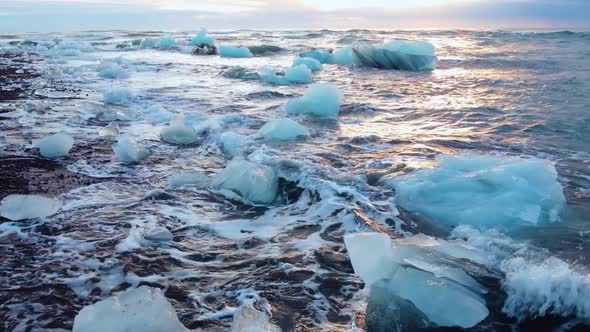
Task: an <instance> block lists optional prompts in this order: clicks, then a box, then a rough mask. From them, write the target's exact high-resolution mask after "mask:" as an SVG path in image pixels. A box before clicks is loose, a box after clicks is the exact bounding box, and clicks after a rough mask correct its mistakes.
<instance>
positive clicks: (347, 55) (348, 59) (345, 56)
mask: <svg viewBox="0 0 590 332" xmlns="http://www.w3.org/2000/svg"><path fill="white" fill-rule="evenodd" d="M332 62H333V63H334V64H337V65H344V66H352V65H353V64H354V52H353V51H352V46H347V47H343V48H341V49H339V50H338V51H336V53H334V55H333V60H332Z"/></svg>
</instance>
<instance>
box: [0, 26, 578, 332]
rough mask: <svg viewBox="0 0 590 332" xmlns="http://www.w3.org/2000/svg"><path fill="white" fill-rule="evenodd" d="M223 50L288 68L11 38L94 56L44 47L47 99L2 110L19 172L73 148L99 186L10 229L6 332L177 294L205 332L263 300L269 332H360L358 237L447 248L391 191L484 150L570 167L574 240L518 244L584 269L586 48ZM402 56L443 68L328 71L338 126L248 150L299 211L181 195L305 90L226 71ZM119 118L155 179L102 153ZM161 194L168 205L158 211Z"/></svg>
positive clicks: (322, 124)
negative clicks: (269, 311) (182, 121)
mask: <svg viewBox="0 0 590 332" xmlns="http://www.w3.org/2000/svg"><path fill="white" fill-rule="evenodd" d="M166 35H171V36H173V37H174V38H176V39H177V42H178V45H179V47H180V49H173V50H157V49H137V48H134V49H123V50H122V49H116V48H115V46H116V45H117V44H119V43H123V42H130V41H132V40H133V39H138V38H145V37H150V38H157V37H159V36H166ZM210 35H211V36H212V37H214V38H216V39H217V41H218V43H220V44H228V45H233V46H254V45H262V44H268V45H276V46H279V47H281V48H283V49H284V50H283V51H281V52H278V53H273V54H267V55H263V56H257V57H253V58H245V59H234V58H221V57H217V56H193V55H191V54H190V49H191V48H190V47H187V46H186V45H187V44H188V42H189V41H190V39H191V38H192V37H193V36H194V32H177V33H172V34H166V33H162V32H145V33H136V32H126V31H112V32H92V33H77V34H31V35H19V36H17V37H14V36H11V37H10V38H7V37H3V36H0V47H1V48H2V49H3V50H4V51H7V52H16V53H18V52H22V51H23V48H22V47H21V48H20V49H19V48H18V47H17V46H11V45H9V44H8V43H9V42H13V41H14V40H19V39H22V40H25V39H29V40H33V41H36V42H39V43H41V44H43V43H46V44H47V45H54V43H55V41H54V40H55V39H60V40H61V44H70V43H71V44H75V45H77V46H76V48H77V49H80V48H81V47H80V45H83V46H85V47H84V48H83V49H82V50H81V51H79V52H74V53H71V54H70V53H68V54H69V55H67V54H66V55H64V53H56V52H54V50H55V47H52V48H50V49H42V48H32V49H28V51H29V52H31V53H36V54H39V55H41V57H42V59H43V60H42V61H40V62H36V63H35V64H34V65H31V66H33V68H35V69H36V70H37V71H38V72H39V73H40V74H41V77H40V78H38V79H36V80H35V83H34V84H33V86H32V88H33V89H35V93H34V94H33V97H29V98H27V99H21V100H17V101H10V102H8V101H5V102H3V103H1V104H0V108H2V109H3V113H2V114H1V116H2V118H1V120H0V131H1V132H2V140H1V141H0V144H1V145H2V146H3V150H4V154H5V155H31V154H34V150H31V147H32V145H31V144H30V143H31V142H32V141H33V140H37V139H40V138H42V137H44V136H46V135H47V134H51V133H54V132H57V131H60V130H64V131H67V132H68V133H70V134H71V135H72V136H73V137H74V139H75V142H76V143H75V146H74V148H73V150H72V152H71V153H70V156H69V157H68V158H66V159H63V160H60V164H61V165H63V167H65V168H67V170H69V171H71V172H74V173H78V174H83V175H86V176H90V177H93V178H100V181H97V182H98V183H95V184H91V185H88V186H82V187H79V188H76V189H73V190H70V189H71V188H68V190H66V191H64V192H62V193H60V195H59V196H57V197H58V198H59V199H60V200H61V201H62V202H63V204H64V205H63V207H62V210H61V211H60V212H59V213H58V214H56V215H54V216H52V217H49V218H47V219H44V220H34V221H24V222H8V221H4V223H2V224H0V232H1V233H0V255H1V256H2V257H3V264H2V266H1V267H0V276H2V280H3V282H2V285H0V317H1V319H0V320H1V321H2V324H3V325H0V326H2V328H4V329H6V330H14V331H24V330H30V329H33V330H39V329H61V328H63V329H70V328H71V326H72V321H73V317H74V316H75V314H76V313H77V312H78V311H79V310H80V308H81V307H82V306H84V305H87V304H89V303H93V302H96V301H97V300H99V299H101V298H104V297H105V296H108V295H109V294H111V293H112V292H113V291H116V290H120V289H124V288H126V287H129V286H137V285H138V284H141V283H143V284H150V285H155V286H160V287H165V288H166V296H167V297H168V298H169V299H170V300H171V302H172V304H173V306H174V307H175V308H176V310H177V312H178V314H179V317H180V319H181V321H182V322H183V323H184V324H185V325H186V326H187V327H190V328H204V329H211V328H213V327H218V326H219V327H226V326H228V325H229V324H230V323H231V316H228V317H224V316H223V315H216V313H218V312H222V310H223V309H224V308H227V307H237V306H238V305H239V299H240V298H243V296H244V295H245V294H249V296H251V297H254V298H256V299H257V300H258V301H260V302H268V303H270V304H271V305H272V306H273V307H274V308H275V312H274V314H273V321H274V322H275V323H277V324H278V325H279V326H281V327H282V328H283V329H284V330H286V331H290V330H299V331H316V330H332V331H346V330H349V329H351V328H353V327H355V326H357V325H358V324H361V323H359V322H358V321H359V319H357V318H358V316H359V313H360V314H362V313H363V312H364V308H365V306H366V303H367V299H366V296H367V294H366V291H363V290H361V289H362V281H361V280H360V279H359V278H358V277H356V276H355V275H354V274H353V273H352V267H351V266H350V263H349V262H348V260H347V258H346V251H345V248H344V245H343V243H342V236H343V234H345V233H347V232H355V231H360V230H364V231H367V230H373V231H381V232H388V233H390V234H397V235H396V236H403V235H409V234H410V233H412V232H416V231H423V232H427V233H429V234H431V235H437V236H442V237H445V236H447V235H448V234H445V233H444V232H441V231H439V230H437V227H436V223H435V222H433V221H428V220H424V219H423V218H420V217H419V216H415V215H413V214H409V213H407V212H406V211H403V210H401V211H400V208H399V207H398V206H396V204H395V193H394V192H393V190H392V189H389V188H388V187H386V186H383V185H382V182H380V180H381V179H383V178H394V177H398V176H401V175H404V174H409V173H411V172H413V171H415V170H417V169H421V168H426V167H431V166H432V165H433V163H434V162H435V157H436V156H437V155H439V154H458V153H464V152H480V153H487V154H495V155H501V156H504V155H507V156H520V157H535V158H540V159H546V160H550V161H552V162H554V163H555V165H556V169H557V171H558V174H559V176H558V180H559V182H560V183H561V184H562V186H563V189H564V194H565V196H566V199H567V208H566V211H564V212H563V213H562V216H561V222H560V223H556V224H550V225H542V226H537V227H529V228H525V229H521V230H519V231H518V232H517V233H515V234H513V235H512V237H513V238H514V240H515V241H526V242H528V243H530V244H531V245H532V246H534V247H538V248H543V249H546V250H547V251H548V252H549V253H550V255H554V256H556V257H559V258H561V259H563V260H565V261H567V262H569V263H571V266H572V268H574V269H576V270H578V269H580V270H582V271H583V270H584V267H585V266H587V265H588V258H589V255H590V251H589V249H588V244H589V243H590V239H589V236H590V226H589V224H588V222H589V219H588V216H589V215H590V209H589V208H588V207H589V206H590V205H589V203H590V175H589V173H590V130H589V129H590V112H589V110H590V99H589V97H588V96H589V95H590V61H589V60H588V59H589V57H590V34H589V33H582V32H577V33H572V32H551V33H548V32H545V33H521V32H518V33H517V32H507V31H370V30H351V31H327V30H322V31H281V32H277V31H232V32H224V33H211V34H210ZM3 38H4V39H3ZM15 38H16V39H15ZM390 39H420V40H426V41H429V42H431V43H432V44H433V45H435V47H436V50H437V57H438V63H437V67H436V69H435V70H433V71H431V72H404V71H385V70H376V69H367V68H351V67H347V66H339V65H324V66H323V67H324V68H323V70H322V71H321V72H318V73H316V74H315V80H316V82H332V83H335V84H336V85H337V86H338V87H339V88H340V89H341V90H342V91H343V92H344V104H343V106H342V108H341V111H340V116H339V118H338V120H317V119H312V118H306V117H303V116H301V117H300V116H289V117H290V118H294V119H296V120H298V121H299V122H300V123H301V124H304V125H305V126H306V127H308V128H309V129H310V131H311V137H309V138H308V139H306V140H301V141H298V142H295V143H280V144H278V143H265V142H263V141H261V140H256V139H252V140H251V142H250V143H248V146H247V147H246V152H247V154H249V158H250V159H251V160H256V161H260V162H264V163H266V164H269V165H273V166H275V167H276V168H277V169H278V171H279V174H280V176H281V178H282V182H281V190H282V191H283V193H282V194H281V195H280V196H281V197H280V198H279V199H277V200H276V201H275V202H274V203H273V204H272V205H271V206H264V207H251V206H247V205H245V204H243V203H241V202H239V201H236V200H233V199H229V198H227V197H225V196H223V195H222V194H221V193H220V192H216V191H213V190H209V189H198V188H184V189H174V188H169V187H168V183H167V179H168V177H169V176H171V175H172V174H174V173H177V172H179V171H199V172H202V173H204V174H206V175H214V174H216V173H218V172H219V171H220V170H221V169H223V167H225V166H226V165H227V163H228V162H229V160H230V157H229V156H227V155H226V154H224V153H223V152H222V149H221V146H220V140H219V137H220V135H221V133H223V132H227V131H233V132H237V133H239V134H242V135H246V136H252V135H254V134H255V132H256V131H257V130H258V129H259V128H260V127H262V125H263V124H264V123H266V122H267V121H269V120H271V119H275V118H282V117H287V114H286V111H285V110H284V107H283V106H284V105H285V104H286V103H287V102H288V100H289V99H291V98H292V97H293V96H299V95H302V94H303V93H304V92H305V90H306V87H307V86H306V85H293V86H269V85H265V84H263V83H262V82H260V81H252V80H239V79H231V78H226V77H224V76H223V75H222V74H221V73H222V72H223V71H224V70H227V69H229V68H231V67H235V66H242V67H245V68H247V69H249V70H251V71H256V70H257V69H258V68H260V67H262V66H272V67H277V68H280V67H283V68H287V67H289V66H290V65H291V63H292V61H293V60H294V59H295V57H296V56H297V54H299V53H301V52H304V51H306V50H309V49H312V48H322V49H338V48H340V47H343V46H346V45H347V44H349V43H351V42H352V41H354V40H368V41H370V42H374V43H381V42H383V41H387V40H390ZM89 46H90V47H89ZM25 57H30V56H29V55H25ZM117 57H122V58H123V59H124V60H123V62H122V66H123V67H124V68H125V70H126V72H127V73H128V74H129V75H128V77H127V78H121V79H105V78H101V77H100V76H99V73H98V72H97V70H96V66H97V65H98V63H99V61H102V60H108V59H114V58H117ZM55 68H61V69H62V70H63V72H64V75H63V77H61V78H57V79H52V78H50V77H48V75H47V73H48V72H51V70H54V69H55ZM55 87H58V88H59V87H61V88H62V89H61V90H62V91H56V90H55ZM63 87H67V88H63ZM113 87H125V88H128V89H131V90H132V91H133V92H134V95H135V98H134V99H133V100H132V101H131V102H130V103H128V104H127V105H122V106H112V105H107V106H105V105H104V104H103V100H102V93H103V91H105V90H107V89H110V88H113ZM52 88H53V89H52ZM154 104H156V105H160V106H162V107H164V108H165V109H166V110H167V111H169V112H171V113H173V114H182V113H184V115H185V117H186V118H187V119H188V120H189V121H190V122H192V123H194V124H204V123H208V125H209V131H208V134H207V135H206V136H205V137H204V138H203V139H202V141H201V142H199V144H196V145H191V146H187V147H178V146H172V145H169V144H166V143H164V142H162V141H160V139H159V132H160V129H161V128H162V127H163V126H164V125H165V124H166V123H167V122H168V121H169V115H166V116H164V117H163V118H161V117H158V118H154V117H153V115H150V114H148V113H147V112H146V110H147V109H148V108H149V107H150V106H153V105H154ZM113 109H114V110H118V111H119V112H120V113H123V114H127V116H128V115H129V114H133V116H131V117H130V118H131V119H130V120H131V121H117V122H118V124H119V126H120V129H121V132H124V133H132V134H134V135H136V136H137V137H138V139H139V140H142V141H143V144H144V145H146V146H147V147H148V148H149V149H150V150H151V156H150V157H148V158H147V159H146V160H145V161H144V162H142V163H140V164H138V165H134V166H127V165H122V164H120V163H119V162H118V161H117V160H116V158H115V157H114V154H113V152H112V150H111V148H110V145H111V144H112V143H114V142H113V141H111V140H109V139H108V138H104V137H100V136H99V135H98V131H99V129H100V128H102V127H104V126H106V125H107V124H108V123H109V122H110V119H109V120H104V119H101V114H99V113H100V111H101V110H103V111H106V112H110V111H111V110H113ZM4 110H6V111H4ZM128 117H129V116H128ZM155 190H158V191H165V192H166V193H168V194H170V195H171V196H168V197H163V195H154V194H151V195H150V193H153V192H154V191H155ZM16 191H18V189H17V190H16ZM37 193H41V194H42V193H43V192H37ZM163 198H165V199H163ZM152 225H160V226H164V227H166V228H168V229H169V230H171V231H172V233H173V235H174V239H173V241H172V242H170V243H163V244H162V243H160V244H155V243H150V242H148V241H145V240H143V239H142V236H141V232H142V230H143V229H145V228H147V227H149V226H152ZM412 225H413V226H412ZM498 291H499V292H501V290H498ZM496 309H498V308H496ZM220 316H221V317H220ZM491 317H492V318H490V319H489V320H488V321H485V323H484V324H481V326H479V327H478V328H477V329H478V330H486V329H487V330H502V329H508V327H507V326H508V325H510V324H516V321H515V320H513V319H509V318H507V317H505V315H504V314H503V313H501V312H499V310H497V312H494V313H493V315H492V316H491ZM570 318H571V317H570ZM495 322H498V323H497V324H496V325H494V324H495ZM554 323H555V322H554ZM560 323H562V321H558V322H557V323H555V324H556V325H559V324H560ZM361 325H362V324H361Z"/></svg>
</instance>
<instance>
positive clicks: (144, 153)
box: [112, 135, 149, 165]
mask: <svg viewBox="0 0 590 332" xmlns="http://www.w3.org/2000/svg"><path fill="white" fill-rule="evenodd" d="M112 148H113V152H115V155H116V156H117V158H118V159H119V160H120V161H121V162H122V163H123V164H129V165H130V164H138V163H140V162H141V161H142V160H144V159H145V158H147V157H148V156H149V151H148V150H147V149H146V148H145V147H143V146H141V145H139V144H138V143H137V141H136V140H135V138H133V137H132V136H130V135H121V136H119V138H118V140H117V143H115V144H113V146H112Z"/></svg>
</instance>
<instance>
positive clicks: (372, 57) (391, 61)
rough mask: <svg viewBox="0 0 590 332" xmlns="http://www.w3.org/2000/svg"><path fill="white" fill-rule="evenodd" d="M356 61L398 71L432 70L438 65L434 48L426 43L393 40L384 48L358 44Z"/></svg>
mask: <svg viewBox="0 0 590 332" xmlns="http://www.w3.org/2000/svg"><path fill="white" fill-rule="evenodd" d="M353 53H354V61H356V62H358V63H359V64H361V65H364V66H367V67H372V68H380V69H398V70H412V71H422V70H432V69H434V67H435V65H436V54H435V49H434V46H433V45H432V44H430V43H428V42H425V41H407V40H393V41H391V42H389V43H386V44H384V45H382V46H372V45H369V44H356V45H354V46H353Z"/></svg>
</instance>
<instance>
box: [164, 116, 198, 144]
mask: <svg viewBox="0 0 590 332" xmlns="http://www.w3.org/2000/svg"><path fill="white" fill-rule="evenodd" d="M201 134H202V132H201V133H200V132H199V131H197V130H196V129H195V128H194V127H192V126H189V125H187V124H185V123H184V117H183V116H177V117H175V118H174V119H173V120H172V122H171V123H170V125H169V126H167V127H165V128H163V129H162V131H161V132H160V137H161V138H162V140H163V141H164V142H167V143H170V144H177V145H189V144H193V143H195V142H196V141H198V140H199V137H200V136H201Z"/></svg>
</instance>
